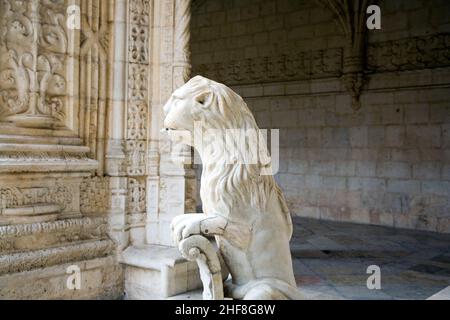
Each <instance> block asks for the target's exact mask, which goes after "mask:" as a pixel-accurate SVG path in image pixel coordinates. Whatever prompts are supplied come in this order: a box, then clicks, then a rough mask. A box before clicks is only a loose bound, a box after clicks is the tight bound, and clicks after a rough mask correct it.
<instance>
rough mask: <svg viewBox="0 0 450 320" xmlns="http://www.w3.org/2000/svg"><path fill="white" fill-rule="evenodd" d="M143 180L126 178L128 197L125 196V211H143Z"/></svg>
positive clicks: (144, 206) (144, 207)
mask: <svg viewBox="0 0 450 320" xmlns="http://www.w3.org/2000/svg"><path fill="white" fill-rule="evenodd" d="M145 196H146V194H145V182H141V181H140V180H139V179H134V178H129V179H128V197H127V203H128V205H127V211H128V212H129V213H141V212H145V209H146V205H145V203H146V201H145V200H146V199H145Z"/></svg>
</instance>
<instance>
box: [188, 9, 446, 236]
mask: <svg viewBox="0 0 450 320" xmlns="http://www.w3.org/2000/svg"><path fill="white" fill-rule="evenodd" d="M323 2H324V1H314V0H304V1H288V0H277V1H268V0H261V1H250V0H248V1H222V0H212V1H206V2H204V3H203V4H202V5H201V6H199V7H198V8H197V9H196V10H195V11H194V13H193V29H192V62H193V68H194V74H202V75H205V76H207V77H211V78H212V79H215V80H218V81H221V82H224V83H226V84H228V85H230V86H232V87H233V88H234V89H236V90H237V91H238V92H239V93H240V94H241V95H242V96H243V97H244V99H246V101H247V102H248V105H249V107H250V108H251V109H252V111H253V112H254V114H255V117H256V119H257V122H258V124H259V126H260V127H261V128H279V129H280V146H281V150H280V170H279V173H278V174H277V179H278V181H279V183H280V185H281V187H282V188H283V190H284V192H285V195H286V197H287V199H288V202H289V206H290V209H291V212H292V214H293V215H298V216H306V217H314V218H320V219H328V220H339V221H353V222H360V223H371V224H380V225H387V226H395V227H400V228H412V229H423V230H430V231H438V232H447V233H448V232H450V105H449V102H448V101H449V100H450V91H449V86H450V68H449V67H450V59H449V50H450V42H449V41H450V34H449V32H450V4H449V3H448V2H446V1H440V0H433V1H420V0H417V1H407V0H404V1H381V2H380V7H381V13H382V30H374V31H367V42H368V45H367V46H365V48H366V50H365V52H364V55H363V60H364V61H365V67H364V73H363V74H364V75H365V77H364V79H365V81H364V85H363V87H362V91H361V96H360V99H359V103H360V105H359V107H358V106H356V107H355V105H354V104H353V103H352V94H351V91H350V92H349V91H348V86H347V85H346V84H347V83H346V81H345V75H344V74H345V65H344V62H345V54H346V47H345V46H346V43H347V42H346V38H345V35H344V34H343V33H342V32H341V30H340V28H339V27H338V24H337V23H336V21H335V16H334V15H333V13H332V11H331V10H329V9H328V7H326V5H324V4H323Z"/></svg>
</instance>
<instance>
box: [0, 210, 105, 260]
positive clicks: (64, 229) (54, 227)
mask: <svg viewBox="0 0 450 320" xmlns="http://www.w3.org/2000/svg"><path fill="white" fill-rule="evenodd" d="M107 230H108V225H107V219H106V218H83V219H68V220H58V221H52V222H40V223H30V224H19V225H7V226H0V252H5V251H14V250H23V249H24V247H23V241H22V242H19V244H21V243H22V244H21V245H20V246H19V245H18V241H17V240H18V239H20V238H26V237H32V236H36V235H45V236H47V235H52V236H48V237H46V238H45V239H46V240H45V245H46V246H47V247H48V246H52V245H55V244H61V243H67V242H74V241H80V240H100V239H107V237H108V236H107ZM41 238H43V237H41ZM39 245H42V244H39V243H36V241H34V242H32V243H30V242H28V243H27V244H26V246H28V247H30V249H33V248H34V247H36V246H38V247H39Z"/></svg>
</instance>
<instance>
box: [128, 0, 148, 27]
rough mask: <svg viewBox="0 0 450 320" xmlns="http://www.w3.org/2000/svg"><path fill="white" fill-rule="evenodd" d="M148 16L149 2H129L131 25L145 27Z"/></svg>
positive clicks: (145, 0)
mask: <svg viewBox="0 0 450 320" xmlns="http://www.w3.org/2000/svg"><path fill="white" fill-rule="evenodd" d="M149 15H150V0H131V1H130V21H131V23H132V24H138V25H141V26H147V25H148V22H149Z"/></svg>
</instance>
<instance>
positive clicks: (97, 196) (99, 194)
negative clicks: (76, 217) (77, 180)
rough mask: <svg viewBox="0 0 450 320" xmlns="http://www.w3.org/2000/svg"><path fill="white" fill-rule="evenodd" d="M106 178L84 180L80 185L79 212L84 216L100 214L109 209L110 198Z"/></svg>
mask: <svg viewBox="0 0 450 320" xmlns="http://www.w3.org/2000/svg"><path fill="white" fill-rule="evenodd" d="M110 195H111V193H110V190H109V180H108V178H107V177H92V178H91V177H88V178H84V180H83V181H82V182H81V185H80V210H81V213H84V214H92V213H95V214H101V213H105V212H107V211H108V209H109V208H110V205H109V201H110V198H111V196H110Z"/></svg>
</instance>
